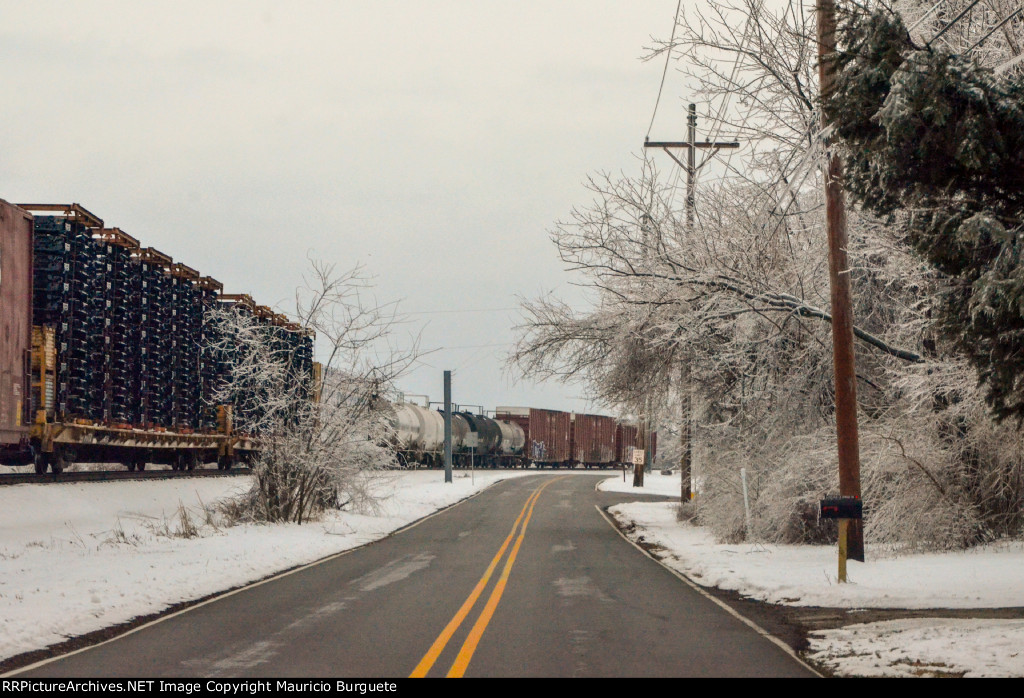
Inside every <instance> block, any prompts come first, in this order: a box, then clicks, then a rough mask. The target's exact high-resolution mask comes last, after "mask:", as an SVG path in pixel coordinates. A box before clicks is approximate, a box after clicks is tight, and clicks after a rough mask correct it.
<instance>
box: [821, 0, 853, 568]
mask: <svg viewBox="0 0 1024 698" xmlns="http://www.w3.org/2000/svg"><path fill="white" fill-rule="evenodd" d="M816 12H817V15H818V80H819V90H818V91H819V94H820V95H821V98H822V99H824V98H825V97H826V96H827V95H828V94H829V93H830V92H832V90H833V88H834V84H835V68H836V66H835V52H836V7H835V2H834V0H817V8H816ZM821 123H822V126H823V127H825V126H827V124H826V123H825V115H824V112H823V113H822V116H821ZM827 145H828V144H827V143H826V151H825V157H826V159H827V168H826V175H825V219H826V227H827V231H828V274H829V283H830V285H831V289H832V292H831V297H832V362H833V366H834V369H835V392H836V440H837V443H838V447H839V448H838V450H839V494H840V495H844V496H848V497H856V498H857V499H860V446H859V444H858V437H857V375H856V371H855V366H854V356H853V303H852V301H851V298H850V263H849V260H848V258H847V245H848V242H847V237H846V207H845V205H844V200H843V199H844V197H843V163H842V160H840V158H839V157H838V156H837V155H836V154H835V153H830V152H828V150H827ZM844 551H845V553H846V555H845V556H846V557H849V558H851V559H853V560H860V561H861V562H864V527H863V524H862V521H860V520H859V519H840V522H839V554H840V565H841V566H844V563H845V560H844V559H843V558H844V555H843V553H844ZM843 576H845V575H843Z"/></svg>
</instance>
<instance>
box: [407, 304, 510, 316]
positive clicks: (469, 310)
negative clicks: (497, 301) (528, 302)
mask: <svg viewBox="0 0 1024 698" xmlns="http://www.w3.org/2000/svg"><path fill="white" fill-rule="evenodd" d="M507 310H519V307H518V306H512V307H509V308H465V309H461V310H410V311H407V312H405V313H404V314H405V315H438V314H441V313H498V312H504V311H507Z"/></svg>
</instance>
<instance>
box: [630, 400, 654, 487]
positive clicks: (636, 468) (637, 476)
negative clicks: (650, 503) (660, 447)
mask: <svg viewBox="0 0 1024 698" xmlns="http://www.w3.org/2000/svg"><path fill="white" fill-rule="evenodd" d="M637 441H639V442H640V444H639V446H637V447H636V448H634V449H633V453H634V454H635V453H636V451H638V450H639V451H642V452H643V454H644V457H643V460H644V462H643V463H637V457H636V455H634V456H633V487H643V486H644V470H645V469H646V468H647V453H648V452H649V451H650V447H649V446H648V445H647V415H641V416H640V424H639V425H637Z"/></svg>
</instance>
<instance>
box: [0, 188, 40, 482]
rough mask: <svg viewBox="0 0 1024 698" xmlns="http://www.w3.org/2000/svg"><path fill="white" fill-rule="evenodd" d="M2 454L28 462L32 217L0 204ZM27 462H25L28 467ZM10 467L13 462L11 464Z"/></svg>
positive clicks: (4, 202)
mask: <svg viewBox="0 0 1024 698" xmlns="http://www.w3.org/2000/svg"><path fill="white" fill-rule="evenodd" d="M0 338H2V339H3V341H0V451H5V452H7V453H8V456H7V459H8V460H9V459H11V458H15V459H16V458H17V455H16V454H24V455H25V457H26V458H27V457H28V456H29V451H28V438H29V427H28V425H29V423H30V422H31V421H32V416H31V405H30V401H29V389H30V386H29V384H28V379H29V378H28V376H29V371H28V361H29V357H30V356H31V350H32V216H31V214H29V213H28V212H27V211H24V210H23V209H20V208H18V207H17V206H13V205H11V204H9V203H7V202H6V201H4V200H2V199H0ZM30 460H31V459H29V461H30ZM11 462H13V461H11Z"/></svg>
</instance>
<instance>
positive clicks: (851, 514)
mask: <svg viewBox="0 0 1024 698" xmlns="http://www.w3.org/2000/svg"><path fill="white" fill-rule="evenodd" d="M818 516H819V517H820V518H822V519H838V520H839V581H840V582H843V583H845V582H846V553H847V550H846V533H847V529H848V527H849V525H850V521H861V520H862V519H863V518H864V506H863V502H861V500H860V497H851V496H838V497H825V499H822V500H821V503H820V504H819V509H818Z"/></svg>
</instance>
